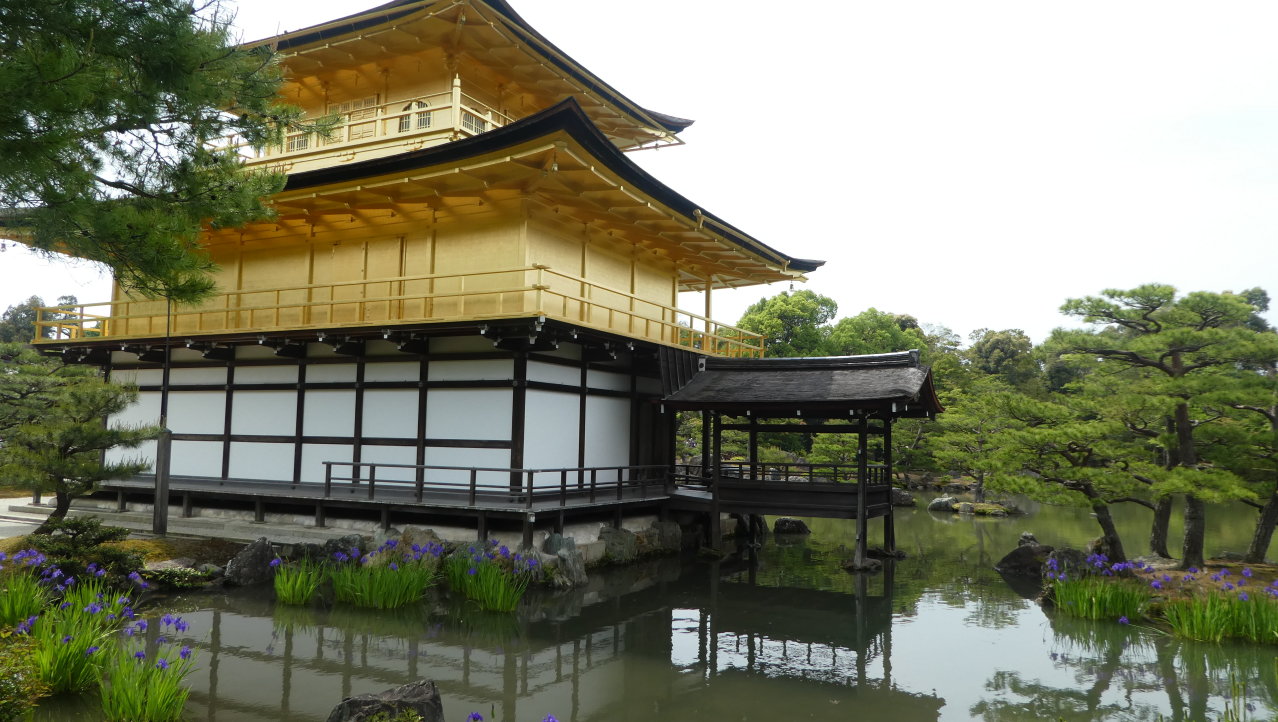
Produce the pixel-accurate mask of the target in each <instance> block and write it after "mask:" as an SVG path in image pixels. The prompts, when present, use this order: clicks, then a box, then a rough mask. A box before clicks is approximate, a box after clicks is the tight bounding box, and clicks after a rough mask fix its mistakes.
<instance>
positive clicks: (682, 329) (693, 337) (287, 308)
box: [36, 265, 763, 358]
mask: <svg viewBox="0 0 1278 722" xmlns="http://www.w3.org/2000/svg"><path fill="white" fill-rule="evenodd" d="M536 316H544V317H546V318H550V319H556V320H560V321H565V322H568V323H572V324H575V325H579V326H584V327H589V328H595V329H599V330H602V331H609V332H612V333H616V334H619V335H622V336H628V337H630V338H635V339H641V340H645V341H652V342H655V343H661V344H665V345H668V346H677V347H682V348H686V349H692V350H695V351H700V352H702V353H706V354H710V355H714V356H728V357H736V358H741V357H744V358H758V357H761V356H762V355H763V339H762V337H760V336H759V335H758V334H754V333H751V332H749V331H744V330H742V329H739V328H735V327H733V326H729V325H727V324H723V323H719V322H717V321H713V320H711V319H708V318H706V317H704V316H700V315H697V314H695V313H690V312H688V311H683V310H680V309H678V308H674V307H672V306H667V305H664V304H660V303H655V302H653V301H651V300H648V299H645V298H641V297H639V296H636V295H634V294H631V293H627V292H624V291H618V290H616V289H612V288H608V287H606V286H602V285H599V284H597V283H592V282H590V281H588V280H586V279H584V278H581V277H580V276H574V275H571V274H566V273H560V272H558V271H555V270H553V269H551V268H549V267H547V266H542V265H534V266H527V267H522V268H509V269H502V270H494V271H485V272H477V273H455V274H433V275H423V276H400V277H394V278H382V279H377V280H362V281H343V282H338V283H329V284H313V285H305V286H289V287H284V288H269V289H245V290H238V291H230V292H227V293H223V294H221V295H218V296H215V297H213V298H212V299H210V300H209V301H207V302H205V303H204V304H202V305H200V306H197V307H186V308H175V309H174V310H173V312H172V314H171V317H169V318H167V327H168V329H169V331H170V333H171V334H172V335H173V336H182V337H186V338H190V337H198V336H207V335H220V334H228V333H278V332H285V331H296V330H306V329H335V328H343V327H366V326H378V327H382V326H395V325H402V324H416V323H442V322H448V321H481V320H491V319H501V318H528V317H536ZM36 326H37V334H38V336H39V338H37V339H36V342H37V343H56V342H59V341H66V340H92V339H112V340H115V339H119V340H127V339H139V338H156V337H160V336H163V335H164V334H165V329H166V315H165V304H164V302H163V301H115V302H107V303H95V304H83V305H78V306H55V307H48V308H41V309H39V310H38V315H37V320H36Z"/></svg>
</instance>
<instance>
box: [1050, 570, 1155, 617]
mask: <svg viewBox="0 0 1278 722" xmlns="http://www.w3.org/2000/svg"><path fill="white" fill-rule="evenodd" d="M1051 595H1052V600H1053V602H1054V603H1055V605H1056V608H1057V609H1058V610H1060V611H1061V613H1062V614H1068V615H1069V616H1071V617H1081V618H1083V619H1096V620H1100V619H1108V620H1116V619H1120V618H1128V619H1139V618H1140V616H1141V615H1142V614H1143V613H1144V608H1145V605H1146V604H1147V603H1148V602H1149V599H1150V595H1149V592H1148V591H1147V590H1145V589H1144V588H1143V587H1141V586H1138V585H1137V584H1135V583H1132V582H1128V581H1126V580H1114V579H1109V578H1101V577H1083V578H1082V579H1069V580H1065V581H1060V580H1056V581H1053V582H1052V586H1051Z"/></svg>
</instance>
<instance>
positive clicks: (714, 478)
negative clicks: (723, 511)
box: [709, 411, 723, 549]
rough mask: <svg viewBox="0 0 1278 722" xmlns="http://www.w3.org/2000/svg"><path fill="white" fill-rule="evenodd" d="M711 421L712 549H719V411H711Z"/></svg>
mask: <svg viewBox="0 0 1278 722" xmlns="http://www.w3.org/2000/svg"><path fill="white" fill-rule="evenodd" d="M710 422H711V425H712V426H713V427H714V428H713V429H712V432H713V433H712V434H711V436H712V437H713V438H714V441H713V444H714V448H713V450H712V453H711V454H710V456H711V461H710V463H711V469H712V471H711V474H710V543H709V546H710V547H711V548H712V549H718V548H719V545H720V544H722V543H723V529H722V526H721V524H720V519H719V516H720V514H719V488H720V487H721V486H723V469H722V464H721V462H720V461H719V459H720V456H721V453H720V452H722V450H723V429H722V428H721V427H722V423H721V421H720V416H719V412H718V411H712V412H711V413H710Z"/></svg>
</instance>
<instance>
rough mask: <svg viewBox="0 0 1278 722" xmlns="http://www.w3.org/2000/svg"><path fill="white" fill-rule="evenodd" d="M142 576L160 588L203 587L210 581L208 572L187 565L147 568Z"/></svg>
mask: <svg viewBox="0 0 1278 722" xmlns="http://www.w3.org/2000/svg"><path fill="white" fill-rule="evenodd" d="M141 577H142V579H144V580H145V581H146V582H147V583H148V584H150V585H151V586H153V587H155V588H156V589H159V590H179V589H202V588H204V585H205V584H208V581H209V575H208V574H205V573H204V572H201V571H199V570H198V569H188V568H186V567H175V568H173V569H147V570H146V571H143V572H142V573H141Z"/></svg>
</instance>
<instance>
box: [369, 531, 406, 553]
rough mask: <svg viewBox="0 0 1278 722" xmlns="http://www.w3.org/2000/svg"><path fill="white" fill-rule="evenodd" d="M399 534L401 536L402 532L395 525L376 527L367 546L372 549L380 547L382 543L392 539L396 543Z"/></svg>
mask: <svg viewBox="0 0 1278 722" xmlns="http://www.w3.org/2000/svg"><path fill="white" fill-rule="evenodd" d="M401 536H403V532H401V531H400V530H398V529H396V528H395V527H391V528H389V529H378V530H377V531H376V532H375V533H374V534H373V538H372V541H370V542H369V546H370V547H372V548H373V549H381V548H382V545H383V544H385V543H386V542H388V541H392V540H393V541H395V542H397V543H398V542H399V539H400V537H401Z"/></svg>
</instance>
